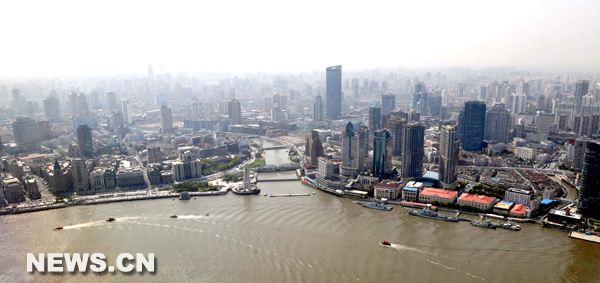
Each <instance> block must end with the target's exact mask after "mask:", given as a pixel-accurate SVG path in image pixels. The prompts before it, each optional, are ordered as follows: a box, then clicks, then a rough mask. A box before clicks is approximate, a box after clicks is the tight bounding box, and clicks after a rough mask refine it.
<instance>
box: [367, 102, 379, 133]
mask: <svg viewBox="0 0 600 283" xmlns="http://www.w3.org/2000/svg"><path fill="white" fill-rule="evenodd" d="M379 128H381V107H379V105H371V106H369V134H371V135H372V134H373V133H374V132H375V131H377V130H379Z"/></svg>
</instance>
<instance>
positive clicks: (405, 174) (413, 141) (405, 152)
mask: <svg viewBox="0 0 600 283" xmlns="http://www.w3.org/2000/svg"><path fill="white" fill-rule="evenodd" d="M424 143H425V125H423V124H421V123H419V122H414V123H408V124H406V125H404V127H403V128H402V182H403V183H404V184H406V182H408V181H411V180H413V179H414V178H416V177H420V176H421V175H423V156H424V155H425V147H424Z"/></svg>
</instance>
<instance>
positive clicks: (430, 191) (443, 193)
mask: <svg viewBox="0 0 600 283" xmlns="http://www.w3.org/2000/svg"><path fill="white" fill-rule="evenodd" d="M421 195H425V196H433V195H436V196H438V197H441V198H455V197H456V195H458V192H455V191H449V190H442V189H435V188H423V190H422V191H421Z"/></svg>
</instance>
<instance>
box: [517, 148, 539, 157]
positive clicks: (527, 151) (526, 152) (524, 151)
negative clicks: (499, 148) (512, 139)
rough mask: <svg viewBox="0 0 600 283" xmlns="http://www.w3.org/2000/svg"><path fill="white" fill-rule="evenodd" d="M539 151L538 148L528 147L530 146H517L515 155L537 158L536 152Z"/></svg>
mask: <svg viewBox="0 0 600 283" xmlns="http://www.w3.org/2000/svg"><path fill="white" fill-rule="evenodd" d="M536 153H537V150H535V149H533V148H528V147H516V148H515V155H516V156H518V157H519V158H522V159H526V160H529V159H534V160H535V154H536Z"/></svg>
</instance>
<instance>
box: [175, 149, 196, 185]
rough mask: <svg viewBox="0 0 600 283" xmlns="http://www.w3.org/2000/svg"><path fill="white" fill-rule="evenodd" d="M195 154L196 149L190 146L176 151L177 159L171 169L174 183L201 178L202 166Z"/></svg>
mask: <svg viewBox="0 0 600 283" xmlns="http://www.w3.org/2000/svg"><path fill="white" fill-rule="evenodd" d="M196 152H197V148H195V147H192V146H186V147H180V148H179V149H178V158H177V160H175V161H174V162H173V165H172V167H171V170H172V172H173V179H174V180H175V181H182V180H185V179H192V178H199V177H202V164H201V162H200V159H199V158H198V157H197V155H196Z"/></svg>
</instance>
